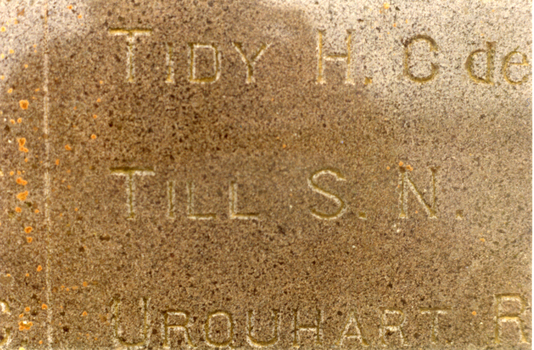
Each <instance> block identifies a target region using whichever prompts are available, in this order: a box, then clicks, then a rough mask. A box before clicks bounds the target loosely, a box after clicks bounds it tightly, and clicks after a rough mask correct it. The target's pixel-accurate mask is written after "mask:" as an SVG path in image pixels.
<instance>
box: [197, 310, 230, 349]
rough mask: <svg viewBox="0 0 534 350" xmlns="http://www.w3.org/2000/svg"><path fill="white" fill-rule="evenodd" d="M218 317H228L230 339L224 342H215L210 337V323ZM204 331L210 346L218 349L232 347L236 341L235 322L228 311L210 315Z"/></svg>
mask: <svg viewBox="0 0 534 350" xmlns="http://www.w3.org/2000/svg"><path fill="white" fill-rule="evenodd" d="M216 316H224V317H226V320H227V321H228V339H227V340H225V341H222V342H216V341H214V340H213V339H212V338H211V335H210V321H211V319H212V318H213V317H216ZM204 330H205V332H206V343H208V345H211V346H214V347H216V348H219V347H223V346H227V345H230V343H231V342H232V340H233V339H234V321H233V320H232V315H231V314H229V313H228V312H226V311H215V312H212V313H211V314H209V315H208V319H207V320H206V325H205V327H204Z"/></svg>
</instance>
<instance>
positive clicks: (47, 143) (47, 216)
mask: <svg viewBox="0 0 534 350" xmlns="http://www.w3.org/2000/svg"><path fill="white" fill-rule="evenodd" d="M43 45H44V50H43V92H44V97H43V131H44V143H45V174H44V195H45V202H44V217H45V225H46V238H45V246H46V275H45V280H46V305H47V306H48V307H47V308H46V321H47V322H46V335H47V341H48V348H49V349H52V344H53V338H52V305H51V298H50V295H51V294H52V285H51V281H50V279H51V276H50V275H51V271H50V269H51V268H52V262H51V261H50V256H51V252H50V209H49V202H50V137H49V136H50V135H49V128H48V115H49V110H50V106H49V101H50V99H49V92H48V75H49V71H50V69H49V58H48V0H45V1H44V6H43Z"/></svg>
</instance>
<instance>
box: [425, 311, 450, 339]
mask: <svg viewBox="0 0 534 350" xmlns="http://www.w3.org/2000/svg"><path fill="white" fill-rule="evenodd" d="M419 311H421V313H422V314H423V315H424V314H434V320H433V322H432V327H431V328H430V341H431V342H432V344H437V342H438V315H440V314H441V315H444V314H446V313H447V311H449V309H436V308H432V309H425V308H421V309H419Z"/></svg>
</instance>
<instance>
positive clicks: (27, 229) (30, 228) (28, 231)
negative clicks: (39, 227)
mask: <svg viewBox="0 0 534 350" xmlns="http://www.w3.org/2000/svg"><path fill="white" fill-rule="evenodd" d="M32 231H33V227H31V226H28V227H26V228H25V229H24V232H26V233H30V232H32Z"/></svg>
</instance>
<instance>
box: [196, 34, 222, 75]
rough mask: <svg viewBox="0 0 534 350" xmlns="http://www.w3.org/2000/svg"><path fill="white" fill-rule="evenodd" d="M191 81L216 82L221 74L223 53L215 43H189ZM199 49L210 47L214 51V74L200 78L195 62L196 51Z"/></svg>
mask: <svg viewBox="0 0 534 350" xmlns="http://www.w3.org/2000/svg"><path fill="white" fill-rule="evenodd" d="M189 48H190V51H189V52H190V54H189V81H190V82H192V83H214V82H216V81H217V80H218V79H219V77H220V76H221V54H220V53H219V50H218V49H217V47H216V46H215V45H214V44H200V43H189ZM197 49H209V50H212V51H213V71H214V72H213V74H212V75H210V76H207V77H203V78H198V77H197V72H196V64H195V52H196V50H197Z"/></svg>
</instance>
